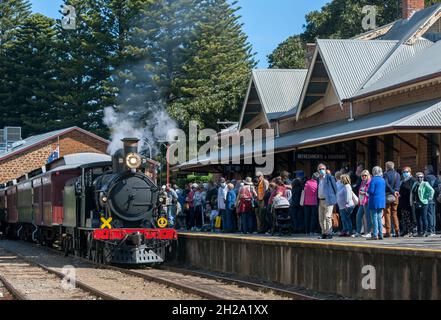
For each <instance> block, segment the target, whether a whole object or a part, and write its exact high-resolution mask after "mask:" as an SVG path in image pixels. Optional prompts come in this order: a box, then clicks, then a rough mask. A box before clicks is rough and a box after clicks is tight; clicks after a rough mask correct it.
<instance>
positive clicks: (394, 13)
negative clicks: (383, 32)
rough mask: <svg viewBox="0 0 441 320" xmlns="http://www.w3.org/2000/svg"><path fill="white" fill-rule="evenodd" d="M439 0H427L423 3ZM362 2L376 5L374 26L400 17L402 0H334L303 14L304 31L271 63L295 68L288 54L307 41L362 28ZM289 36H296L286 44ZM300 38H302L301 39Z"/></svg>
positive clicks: (341, 35) (299, 49) (337, 36)
mask: <svg viewBox="0 0 441 320" xmlns="http://www.w3.org/2000/svg"><path fill="white" fill-rule="evenodd" d="M435 3H441V0H426V7H427V6H430V5H433V4H435ZM365 5H374V6H376V8H377V17H376V24H377V26H382V25H386V24H388V23H391V22H393V21H395V20H398V19H401V1H396V0H334V1H331V2H329V3H327V4H326V5H324V6H323V7H322V8H321V9H320V10H316V11H312V12H310V13H308V14H307V15H306V24H305V25H304V29H305V31H304V32H303V33H302V34H300V35H295V36H292V37H290V38H289V39H288V40H286V41H284V42H282V43H281V44H279V46H278V47H277V48H276V49H275V50H274V51H273V53H272V54H270V55H269V56H268V58H269V62H270V65H271V67H279V66H281V65H283V66H284V67H288V68H293V69H294V68H298V67H299V65H298V64H297V63H296V59H294V60H290V59H288V60H286V58H287V57H301V56H304V55H305V49H306V43H308V42H312V43H313V42H315V40H316V39H317V38H321V39H328V38H330V39H348V38H351V37H353V36H355V35H357V34H361V33H363V32H364V30H363V28H362V20H363V17H364V14H363V11H362V8H363V7H364V6H365ZM290 39H291V40H292V39H299V40H298V41H295V43H292V44H291V45H288V43H290V42H291V41H290ZM300 39H301V41H300Z"/></svg>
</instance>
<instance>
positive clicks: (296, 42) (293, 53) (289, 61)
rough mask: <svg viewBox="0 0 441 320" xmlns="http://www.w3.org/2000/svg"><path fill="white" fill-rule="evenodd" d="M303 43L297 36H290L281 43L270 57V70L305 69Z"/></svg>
mask: <svg viewBox="0 0 441 320" xmlns="http://www.w3.org/2000/svg"><path fill="white" fill-rule="evenodd" d="M304 45H305V44H304V43H303V41H302V39H301V38H300V37H299V36H292V37H289V38H288V39H286V40H285V41H283V42H282V43H281V44H279V46H278V47H277V48H276V50H274V51H273V52H272V53H271V54H270V55H268V63H269V67H270V68H277V69H302V68H304V67H305V50H304Z"/></svg>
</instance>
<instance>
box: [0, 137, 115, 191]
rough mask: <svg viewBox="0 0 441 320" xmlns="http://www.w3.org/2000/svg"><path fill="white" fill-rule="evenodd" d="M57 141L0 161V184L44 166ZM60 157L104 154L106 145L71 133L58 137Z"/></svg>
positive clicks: (51, 141)
mask: <svg viewBox="0 0 441 320" xmlns="http://www.w3.org/2000/svg"><path fill="white" fill-rule="evenodd" d="M57 142H58V139H57V138H55V139H52V140H50V141H47V142H44V143H42V144H40V145H38V146H35V147H33V148H32V149H30V150H27V151H25V152H22V153H19V154H17V155H14V156H12V157H10V158H8V159H5V160H3V161H0V183H5V182H7V181H10V180H13V179H16V178H18V177H21V176H22V175H24V174H26V173H28V172H30V171H32V170H35V169H38V168H40V167H42V166H44V165H45V164H46V161H47V159H48V157H49V156H50V154H51V152H52V149H53V148H55V147H56V145H57ZM59 144H60V156H64V155H67V154H73V153H81V152H94V153H106V149H107V143H105V142H103V141H101V140H98V139H95V138H93V137H91V136H89V135H86V134H84V133H81V132H79V131H72V132H70V133H68V134H66V135H63V136H61V137H60V143H59Z"/></svg>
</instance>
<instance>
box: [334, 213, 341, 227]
mask: <svg viewBox="0 0 441 320" xmlns="http://www.w3.org/2000/svg"><path fill="white" fill-rule="evenodd" d="M332 228H333V229H338V228H340V214H339V213H338V212H333V213H332Z"/></svg>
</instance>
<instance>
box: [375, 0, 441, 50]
mask: <svg viewBox="0 0 441 320" xmlns="http://www.w3.org/2000/svg"><path fill="white" fill-rule="evenodd" d="M439 10H441V4H440V3H438V4H435V5H433V6H431V7H428V8H426V9H424V10H421V11H418V12H416V13H415V14H414V15H413V16H412V17H411V18H410V19H409V20H404V19H400V20H398V21H397V22H395V23H394V26H393V27H392V28H391V29H390V30H389V32H388V33H386V34H385V35H384V36H382V37H381V39H382V40H398V41H400V43H403V42H406V41H407V40H409V39H410V38H411V37H412V36H413V35H414V34H415V32H416V31H418V29H420V28H421V27H422V26H423V25H424V23H425V22H426V21H427V20H428V19H429V18H430V17H431V16H433V15H434V14H436V13H437V12H438V11H439Z"/></svg>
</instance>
